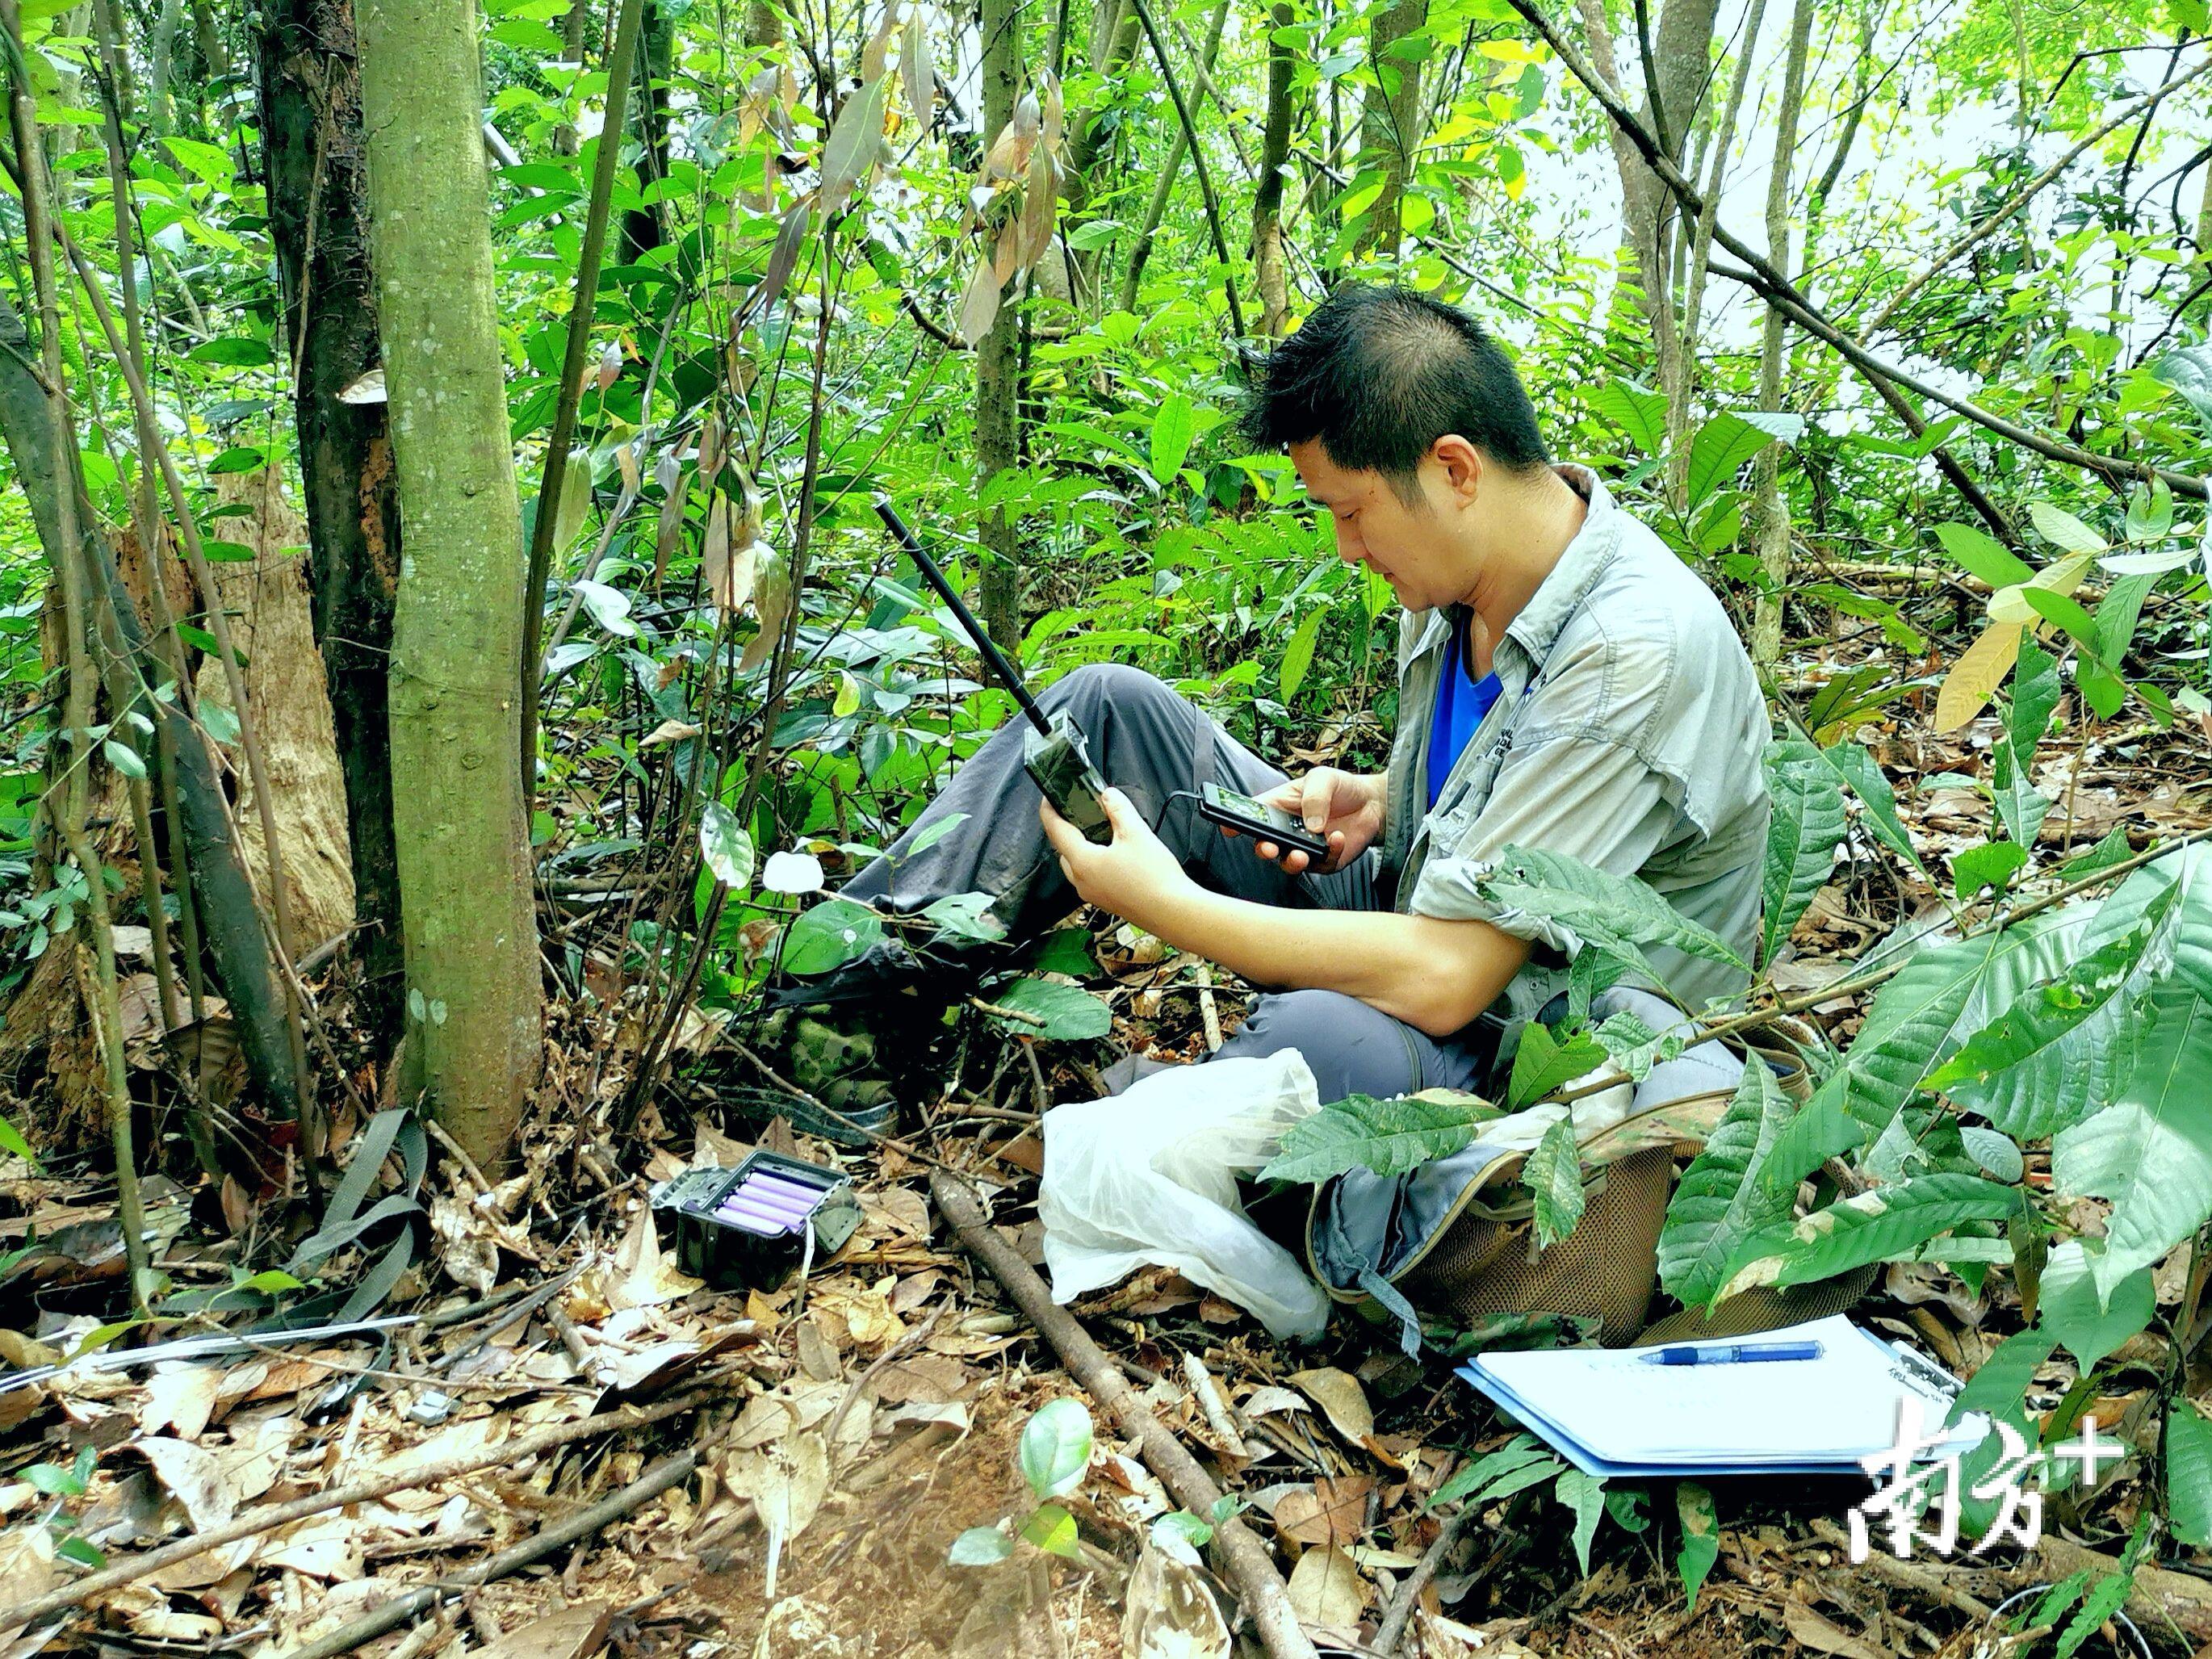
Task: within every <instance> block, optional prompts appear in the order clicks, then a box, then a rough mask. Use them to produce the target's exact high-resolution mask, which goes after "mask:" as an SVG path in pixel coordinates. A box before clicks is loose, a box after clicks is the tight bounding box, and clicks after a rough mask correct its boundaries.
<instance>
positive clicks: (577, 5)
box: [553, 0, 592, 155]
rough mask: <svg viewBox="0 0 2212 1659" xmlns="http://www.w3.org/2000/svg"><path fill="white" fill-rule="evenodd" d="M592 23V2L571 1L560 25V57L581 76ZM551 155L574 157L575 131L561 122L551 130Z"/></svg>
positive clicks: (588, 0) (585, 0)
mask: <svg viewBox="0 0 2212 1659" xmlns="http://www.w3.org/2000/svg"><path fill="white" fill-rule="evenodd" d="M591 23H592V0H572V3H571V4H570V5H569V7H568V16H567V18H566V19H564V20H563V21H562V25H561V57H562V61H563V62H564V63H570V64H574V65H575V66H576V71H577V73H578V75H579V76H581V74H582V73H583V69H584V36H585V33H586V32H587V31H588V30H589V29H590V27H591ZM553 153H554V154H555V155H574V154H575V153H576V129H575V128H574V127H572V126H570V125H568V123H567V122H566V121H563V122H562V124H561V125H559V126H557V127H556V128H554V129H553Z"/></svg>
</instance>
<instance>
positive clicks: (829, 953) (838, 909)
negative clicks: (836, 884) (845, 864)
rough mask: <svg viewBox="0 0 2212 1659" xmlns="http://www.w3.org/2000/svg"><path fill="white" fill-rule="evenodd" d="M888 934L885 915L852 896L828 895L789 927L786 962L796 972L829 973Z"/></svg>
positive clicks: (791, 970) (786, 935)
mask: <svg viewBox="0 0 2212 1659" xmlns="http://www.w3.org/2000/svg"><path fill="white" fill-rule="evenodd" d="M883 937H884V924H883V920H882V918H881V917H879V916H878V915H876V913H875V912H874V911H872V910H871V909H869V908H868V907H867V906H866V905H865V904H857V903H855V902H853V901H852V900H851V899H848V898H833V899H825V900H824V901H823V902H821V903H820V904H817V905H816V906H815V907H814V908H812V909H811V910H809V911H807V912H806V913H805V915H802V916H800V917H799V919H798V920H797V921H794V922H793V923H792V924H791V926H790V927H788V928H787V929H786V930H785V933H784V936H783V966H784V969H785V970H786V971H787V972H789V973H793V974H826V973H828V972H829V970H830V969H833V968H837V967H842V965H843V964H844V963H848V962H850V961H852V960H853V959H854V957H858V956H860V955H861V954H862V953H863V952H864V951H866V950H867V949H868V947H869V946H870V945H875V944H877V943H878V942H879V941H880V940H881V939H883Z"/></svg>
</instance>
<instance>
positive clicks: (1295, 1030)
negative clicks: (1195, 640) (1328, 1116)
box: [1222, 990, 1421, 1102]
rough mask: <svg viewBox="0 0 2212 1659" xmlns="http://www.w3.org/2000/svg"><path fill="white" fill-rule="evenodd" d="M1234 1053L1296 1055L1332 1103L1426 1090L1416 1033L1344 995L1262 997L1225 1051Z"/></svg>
mask: <svg viewBox="0 0 2212 1659" xmlns="http://www.w3.org/2000/svg"><path fill="white" fill-rule="evenodd" d="M1232 1048H1233V1049H1234V1051H1235V1052H1236V1053H1237V1054H1246V1055H1266V1054H1278V1053H1279V1052H1281V1051H1282V1050H1283V1049H1285V1048H1296V1049H1297V1051H1298V1053H1299V1054H1301V1055H1303V1056H1304V1060H1305V1062H1306V1065H1307V1066H1309V1067H1310V1069H1311V1070H1312V1072H1313V1074H1314V1082H1315V1084H1316V1087H1317V1088H1318V1089H1319V1091H1320V1094H1321V1098H1322V1100H1323V1101H1325V1102H1326V1101H1331V1100H1341V1099H1343V1098H1344V1097H1346V1095H1377V1096H1389V1095H1401V1094H1410V1093H1412V1092H1413V1091H1415V1090H1418V1089H1419V1088H1420V1086H1421V1063H1420V1059H1419V1054H1418V1053H1417V1052H1416V1050H1415V1048H1414V1045H1413V1042H1412V1041H1411V1032H1410V1030H1409V1028H1407V1027H1406V1026H1403V1025H1401V1024H1400V1023H1399V1022H1398V1021H1396V1020H1395V1019H1393V1018H1390V1016H1389V1015H1388V1014H1386V1013H1384V1012H1383V1011H1382V1010H1381V1009H1379V1008H1376V1007H1375V1006H1373V1005H1372V1004H1370V1003H1365V1002H1362V1001H1361V1000H1359V999H1358V998H1357V997H1351V996H1346V995H1345V994H1343V993H1342V992H1340V991H1317V990H1298V991H1279V992H1276V993H1274V994H1271V995H1267V996H1263V997H1261V999H1260V1004H1259V1006H1258V1007H1256V1008H1255V1009H1254V1010H1253V1012H1252V1016H1251V1018H1249V1019H1248V1020H1246V1021H1245V1022H1244V1026H1243V1030H1240V1031H1238V1032H1237V1035H1236V1036H1235V1037H1234V1038H1232V1039H1231V1042H1230V1043H1228V1044H1225V1045H1224V1047H1223V1049H1222V1052H1223V1053H1224V1054H1228V1053H1230V1052H1231V1049H1232Z"/></svg>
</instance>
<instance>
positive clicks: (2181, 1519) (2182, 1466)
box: [2166, 1400, 2212, 1550]
mask: <svg viewBox="0 0 2212 1659" xmlns="http://www.w3.org/2000/svg"><path fill="white" fill-rule="evenodd" d="M2166 1504H2167V1505H2168V1507H2169V1509H2170V1510H2171V1511H2172V1522H2173V1535H2174V1536H2175V1537H2176V1538H2179V1540H2180V1541H2182V1542H2183V1543H2185V1544H2187V1545H2189V1546H2191V1547H2192V1548H2195V1549H2200V1550H2201V1549H2212V1422H2208V1421H2206V1420H2205V1419H2204V1418H2203V1415H2202V1414H2200V1413H2198V1411H2197V1407H2194V1406H2192V1405H2191V1404H2190V1403H2189V1401H2187V1400H2178V1401H2175V1402H2174V1405H2173V1409H2172V1411H2171V1412H2169V1413H2166Z"/></svg>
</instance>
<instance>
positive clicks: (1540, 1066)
mask: <svg viewBox="0 0 2212 1659" xmlns="http://www.w3.org/2000/svg"><path fill="white" fill-rule="evenodd" d="M1605 1060H1606V1048H1605V1045H1604V1044H1603V1043H1601V1042H1598V1041H1597V1040H1596V1039H1595V1037H1591V1036H1577V1037H1573V1038H1571V1039H1570V1040H1569V1041H1568V1042H1565V1043H1562V1042H1560V1041H1559V1037H1558V1035H1557V1034H1556V1033H1554V1032H1553V1030H1552V1028H1551V1027H1550V1026H1548V1025H1545V1024H1541V1023H1539V1022H1537V1021H1534V1020H1531V1021H1530V1022H1529V1023H1528V1024H1527V1025H1526V1026H1525V1027H1523V1028H1522V1032H1521V1045H1520V1047H1519V1048H1516V1049H1515V1050H1514V1051H1513V1075H1512V1077H1511V1078H1510V1079H1509V1080H1508V1082H1507V1083H1506V1085H1505V1109H1506V1110H1507V1111H1509V1112H1517V1111H1519V1110H1521V1109H1522V1108H1523V1107H1525V1106H1533V1105H1534V1104H1535V1103H1537V1102H1538V1101H1540V1100H1541V1099H1543V1097H1545V1096H1546V1095H1548V1094H1550V1093H1551V1092H1552V1091H1553V1090H1554V1089H1557V1088H1559V1087H1560V1086H1561V1085H1563V1084H1566V1083H1569V1082H1571V1081H1572V1080H1573V1079H1576V1078H1578V1077H1580V1076H1582V1075H1583V1073H1585V1072H1588V1071H1591V1070H1593V1069H1595V1067H1597V1066H1601V1065H1603V1064H1604V1063H1605Z"/></svg>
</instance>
